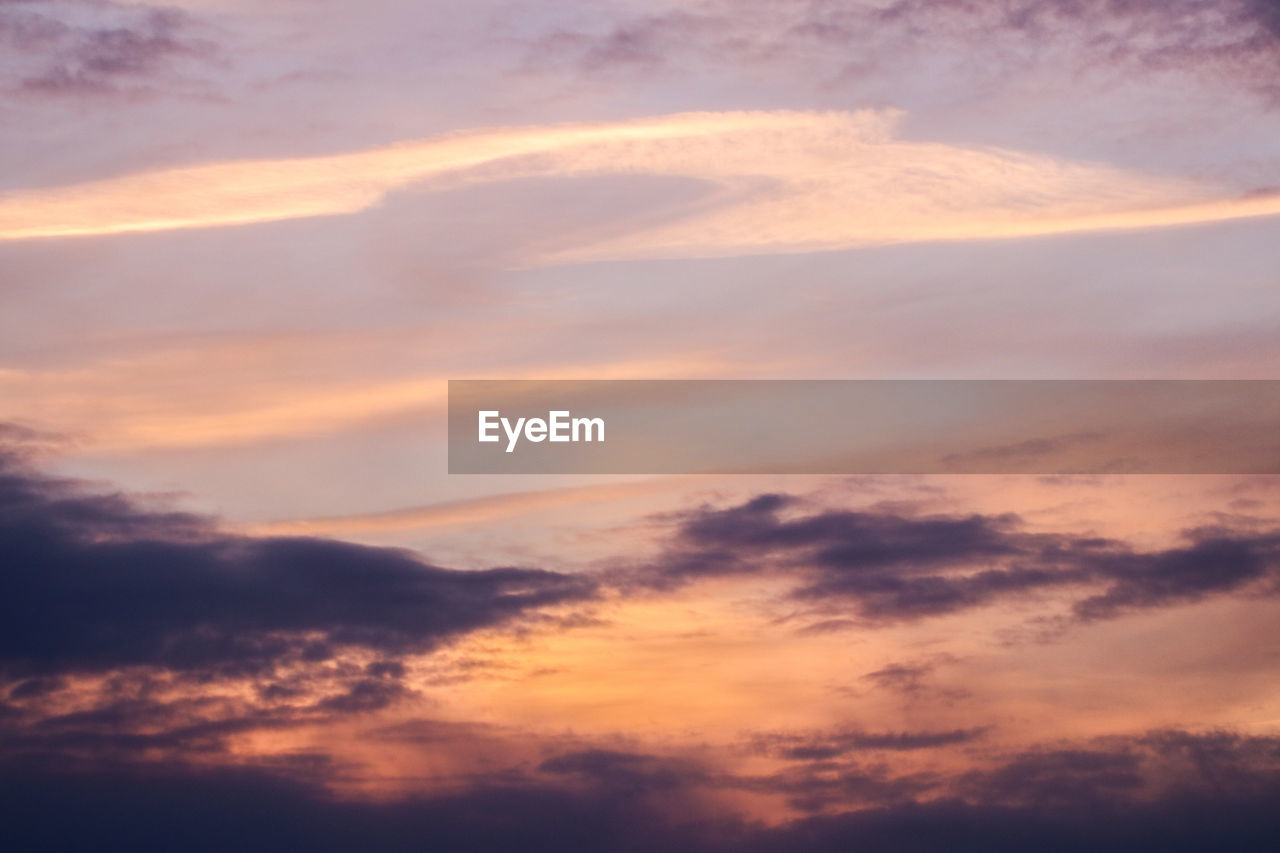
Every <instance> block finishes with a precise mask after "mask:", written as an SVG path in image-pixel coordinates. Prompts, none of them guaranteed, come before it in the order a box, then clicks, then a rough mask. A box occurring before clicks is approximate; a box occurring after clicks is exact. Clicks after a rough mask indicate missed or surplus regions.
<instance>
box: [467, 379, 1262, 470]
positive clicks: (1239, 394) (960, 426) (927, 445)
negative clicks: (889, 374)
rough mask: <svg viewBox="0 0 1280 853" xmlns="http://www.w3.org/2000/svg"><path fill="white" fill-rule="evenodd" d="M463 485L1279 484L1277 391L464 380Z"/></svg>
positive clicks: (1174, 385)
mask: <svg viewBox="0 0 1280 853" xmlns="http://www.w3.org/2000/svg"><path fill="white" fill-rule="evenodd" d="M449 471H450V473H453V474H696V473H705V474H726V473H786V474H935V473H936V474H1009V473H1020V474H1109V473H1135V474H1274V473H1280V381H1276V380H574V381H560V380H556V381H536V380H453V381H450V383H449Z"/></svg>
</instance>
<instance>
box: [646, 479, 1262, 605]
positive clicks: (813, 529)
mask: <svg viewBox="0 0 1280 853" xmlns="http://www.w3.org/2000/svg"><path fill="white" fill-rule="evenodd" d="M677 521H678V522H679V523H678V529H677V532H676V535H675V537H674V538H673V541H672V543H671V546H670V547H669V549H668V551H667V553H666V554H665V555H664V556H663V558H662V559H661V560H659V561H658V562H656V563H655V564H654V565H653V566H652V567H650V568H649V569H647V570H646V571H643V572H640V573H639V574H638V575H637V576H638V577H639V578H640V579H641V581H642V582H647V583H649V584H651V585H653V586H656V587H659V588H663V587H668V586H673V585H678V584H681V583H688V582H691V581H695V580H697V579H700V578H705V577H711V576H717V575H729V574H750V573H777V574H786V575H790V576H794V577H795V578H796V579H797V586H796V588H795V590H794V591H793V593H792V595H793V597H794V598H795V599H797V600H800V601H804V602H808V603H811V604H813V605H814V606H817V607H819V608H820V612H822V613H823V614H824V615H825V616H826V617H828V618H827V620H826V621H824V622H821V623H819V624H820V625H823V624H827V622H829V621H830V618H829V617H830V616H831V613H830V612H829V606H835V605H840V604H841V603H842V602H843V603H846V604H852V605H854V607H855V608H856V610H857V612H858V614H859V615H860V616H862V617H863V618H864V619H869V620H881V621H883V620H901V619H915V618H921V617H925V616H930V615H935V614H944V613H953V612H956V611H960V610H964V609H969V608H974V607H979V606H983V605H986V604H989V603H992V602H995V601H1001V600H1008V599H1011V598H1015V597H1020V596H1027V595H1030V594H1034V593H1040V592H1045V591H1050V590H1059V589H1066V590H1084V591H1090V590H1094V591H1096V590H1099V589H1101V590H1102V591H1101V592H1095V593H1094V594H1092V595H1086V596H1085V597H1083V598H1078V599H1077V602H1076V604H1075V614H1076V616H1077V618H1078V619H1079V620H1081V621H1091V620H1096V619H1101V618H1110V617H1114V616H1117V615H1120V614H1122V613H1125V612H1128V611H1133V610H1140V609H1144V608H1151V607H1160V606H1167V605H1172V604H1178V603H1183V602H1190V601H1196V600H1199V599H1201V598H1205V597H1207V596H1211V595H1217V594H1223V593H1227V592H1231V591H1235V590H1239V589H1243V588H1245V587H1250V588H1253V587H1254V586H1256V585H1258V584H1260V583H1261V582H1263V581H1264V580H1265V579H1268V578H1269V579H1272V580H1274V579H1276V578H1277V576H1278V575H1280V534H1278V533H1276V532H1274V531H1265V530H1257V529H1252V528H1251V529H1248V530H1245V531H1241V532H1236V533H1232V532H1230V531H1224V530H1223V529H1220V528H1217V529H1203V530H1195V531H1188V533H1187V535H1188V536H1189V538H1190V539H1191V541H1190V543H1189V544H1188V545H1186V546H1185V547H1176V548H1170V549H1168V550H1164V551H1156V552H1137V551H1134V550H1132V549H1131V548H1129V547H1128V546H1127V545H1125V544H1124V543H1121V542H1117V541H1112V540H1108V539H1103V538H1099V537H1096V536H1091V535H1087V534H1086V535H1076V536H1072V535H1065V534H1043V533H1029V532H1027V531H1026V530H1025V529H1024V528H1023V526H1022V524H1021V521H1020V519H1019V518H1018V517H1017V516H1015V515H1010V514H1004V515H995V516H992V515H969V516H915V515H906V514H897V513H893V512H853V511H846V510H823V511H818V512H809V513H805V512H803V506H802V505H801V504H800V503H799V502H798V501H797V500H796V499H795V498H793V497H789V496H785V495H773V494H770V495H761V496H758V497H756V498H753V499H751V500H749V501H747V502H745V503H743V504H741V505H739V506H733V507H728V508H719V509H717V508H702V509H699V510H696V511H693V512H690V513H687V514H685V515H683V516H680V517H678V518H677ZM1272 586H1273V587H1274V584H1273V585H1272ZM1268 591H1270V592H1274V591H1275V590H1274V588H1272V589H1270V590H1268ZM1075 594H1076V595H1077V596H1078V595H1079V593H1078V592H1077V593H1075ZM823 607H828V610H821V608H823Z"/></svg>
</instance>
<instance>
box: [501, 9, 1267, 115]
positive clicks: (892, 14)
mask: <svg viewBox="0 0 1280 853" xmlns="http://www.w3.org/2000/svg"><path fill="white" fill-rule="evenodd" d="M1050 44H1051V45H1053V47H1054V50H1044V49H1043V48H1044V47H1045V46H1046V45H1050ZM957 48H959V54H965V55H964V56H961V55H957V56H956V58H955V59H954V61H953V62H952V63H951V64H952V70H953V72H954V73H955V74H957V75H959V76H964V77H966V79H970V80H971V81H972V84H973V85H980V84H981V85H984V86H990V85H993V84H994V83H996V81H997V80H998V79H999V78H1001V77H1004V78H1007V79H1011V80H1012V79H1017V78H1020V77H1023V76H1025V75H1026V74H1027V73H1028V72H1029V71H1031V70H1033V69H1034V68H1035V67H1036V66H1037V64H1039V63H1041V62H1062V61H1063V56H1064V52H1065V55H1067V56H1071V57H1073V58H1074V65H1075V67H1074V68H1069V69H1067V70H1068V71H1069V72H1083V71H1085V70H1086V69H1087V70H1089V71H1092V72H1096V71H1098V69H1100V68H1107V69H1111V70H1112V71H1113V72H1114V73H1115V74H1116V75H1124V76H1133V75H1135V74H1142V73H1146V72H1149V71H1161V70H1178V71H1182V70H1192V71H1196V72H1199V73H1203V74H1217V75H1232V76H1234V77H1235V78H1236V79H1237V80H1241V81H1244V82H1245V83H1246V85H1250V86H1254V87H1257V88H1260V89H1264V90H1267V91H1270V92H1274V91H1275V81H1274V73H1273V72H1274V65H1275V61H1276V60H1277V58H1280V12H1278V11H1277V6H1276V4H1275V2H1274V0H1009V2H1001V3H975V2H972V0H897V2H892V3H888V4H884V5H879V4H871V5H867V4H859V3H844V2H838V0H816V2H815V1H814V0H794V2H781V3H769V4H749V3H740V2H732V0H724V2H714V0H713V2H707V3H703V4H700V5H699V6H698V7H696V8H695V9H694V10H689V9H680V10H675V11H671V12H666V13H661V14H642V15H634V16H631V17H624V18H619V19H615V20H612V21H610V22H609V23H607V24H606V25H604V26H601V27H597V28H594V29H585V28H584V29H566V28H560V29H557V30H555V31H553V32H550V33H547V34H546V35H543V36H541V37H539V38H537V39H535V40H534V41H533V42H532V44H531V46H530V48H529V52H528V55H527V58H526V65H527V67H529V68H532V69H535V70H547V69H553V68H567V69H572V70H573V71H575V72H576V73H579V74H585V75H592V76H593V77H598V76H599V75H601V74H602V73H611V72H612V73H615V74H618V75H633V74H634V73H635V72H636V71H637V70H646V71H656V70H665V71H667V72H669V73H690V72H692V71H694V70H700V71H702V72H703V73H706V71H707V69H708V68H715V67H717V66H724V65H730V66H734V67H736V68H740V69H745V70H747V71H748V72H756V71H758V70H759V69H760V68H767V67H769V66H770V64H771V63H775V62H783V63H792V64H797V63H798V64H800V65H802V66H804V67H806V68H807V69H808V70H809V72H810V77H811V79H813V80H815V81H818V82H820V83H821V84H822V85H823V86H824V87H825V88H842V87H846V88H847V87H849V86H851V85H855V84H857V83H858V82H859V81H865V80H866V79H867V78H869V77H872V76H874V75H875V73H876V72H877V71H878V70H883V69H881V66H885V67H895V68H899V69H900V68H901V67H902V62H903V60H904V58H906V57H914V56H919V57H925V56H928V57H931V58H932V59H935V60H936V59H938V58H939V57H942V56H949V55H952V54H957ZM966 88H968V87H966ZM873 91H875V90H874V89H873ZM966 94H967V95H969V96H972V91H971V90H969V91H967V92H966Z"/></svg>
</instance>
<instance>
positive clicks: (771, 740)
mask: <svg viewBox="0 0 1280 853" xmlns="http://www.w3.org/2000/svg"><path fill="white" fill-rule="evenodd" d="M985 733H986V729H981V728H978V729H951V730H949V731H929V732H866V731H858V730H849V731H834V732H825V733H819V734H785V735H769V736H763V737H761V738H758V739H757V740H756V742H755V743H756V746H757V748H760V749H762V750H764V751H765V752H768V753H770V754H772V755H776V756H778V757H780V758H786V759H792V760H802V761H819V760H826V759H831V758H837V757H840V756H843V755H847V754H848V753H851V752H873V751H890V752H906V751H911V750H922V749H937V748H938V747H944V746H955V745H957V744H964V743H969V742H971V741H973V740H976V739H977V738H980V737H982V735H983V734H985Z"/></svg>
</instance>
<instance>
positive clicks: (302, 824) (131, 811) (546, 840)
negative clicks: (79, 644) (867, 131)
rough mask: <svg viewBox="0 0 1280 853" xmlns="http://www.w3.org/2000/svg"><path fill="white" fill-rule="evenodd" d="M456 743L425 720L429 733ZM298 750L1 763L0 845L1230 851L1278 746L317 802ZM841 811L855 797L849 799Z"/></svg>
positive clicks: (432, 739)
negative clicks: (729, 796) (768, 804)
mask: <svg viewBox="0 0 1280 853" xmlns="http://www.w3.org/2000/svg"><path fill="white" fill-rule="evenodd" d="M458 736H459V731H458V729H457V727H456V725H443V726H440V725H437V726H432V727H431V728H430V730H429V733H428V735H427V737H428V741H427V742H428V743H430V744H435V743H438V742H441V741H442V740H443V741H444V742H446V743H447V742H449V741H451V740H453V739H456V738H457V737H458ZM333 769H334V768H332V767H331V765H330V763H329V761H328V759H327V758H326V757H325V756H323V755H319V754H315V753H297V754H288V755H284V756H280V757H278V758H276V759H273V760H272V761H270V762H264V763H263V764H262V765H260V766H258V767H252V768H239V769H224V770H201V769H196V768H194V767H184V766H181V765H175V764H167V763H159V764H149V765H121V764H115V765H106V766H99V767H94V768H76V767H75V766H67V765H65V764H59V765H50V764H49V763H47V762H41V761H36V760H32V759H30V758H26V757H20V758H19V759H16V760H14V759H11V760H8V761H5V762H2V763H0V826H3V830H2V831H3V833H4V841H5V842H6V846H7V848H8V849H22V850H26V849H40V850H72V849H86V848H93V849H102V848H103V844H104V840H107V841H106V842H105V843H109V844H110V845H111V846H112V847H113V849H115V848H118V849H129V850H135V851H148V850H162V849H172V848H173V847H174V846H175V844H178V843H179V841H180V842H181V843H180V845H179V846H182V847H183V849H191V850H197V851H198V850H226V849H235V850H246V851H254V850H279V849H307V850H317V851H328V850H350V849H359V850H365V851H371V853H380V851H408V850H415V849H422V848H423V847H430V849H433V850H442V851H454V850H457V851H464V850H467V851H469V850H485V851H503V850H521V851H525V850H534V851H536V850H568V849H575V850H576V849H584V850H598V851H641V850H653V849H671V850H681V851H703V850H746V851H761V853H763V852H764V851H782V850H817V851H824V850H850V849H857V850H870V851H900V850H905V851H915V850H919V851H923V850H938V849H947V850H984V851H994V853H1003V851H1014V850H1030V849H1034V850H1078V849H1091V850H1106V851H1119V850H1135V849H1159V850H1170V851H1182V850H1206V849H1222V850H1242V851H1253V850H1257V851H1262V850H1267V849H1270V847H1269V845H1270V844H1271V842H1272V841H1273V838H1274V834H1275V832H1277V831H1280V814H1278V813H1277V812H1276V811H1275V809H1274V803H1275V801H1276V800H1277V798H1278V797H1280V739H1277V738H1266V737H1247V736H1243V735H1240V734H1235V733H1227V732H1209V733H1191V732H1185V731H1165V732H1152V733H1149V734H1145V735H1140V736H1137V737H1134V738H1127V739H1125V738H1113V739H1109V740H1105V739H1104V740H1102V741H1095V742H1090V743H1084V744H1079V745H1065V746H1062V747H1060V748H1056V749H1037V750H1032V751H1029V752H1026V753H1022V754H1017V753H1015V754H1012V755H1009V756H1006V757H1005V758H1003V759H998V760H996V761H995V762H994V763H993V765H992V766H991V767H990V768H988V769H985V770H979V771H970V772H966V773H962V774H960V775H958V776H953V777H947V776H942V775H936V774H919V773H917V774H907V775H902V774H895V773H894V772H893V770H892V769H891V768H888V767H885V766H870V767H867V766H860V765H858V764H856V763H833V762H831V761H814V762H811V763H810V764H809V765H807V766H802V767H799V768H796V769H794V770H792V771H788V772H785V773H779V774H775V775H772V776H762V777H735V776H731V775H727V774H716V773H711V772H708V770H707V769H706V768H705V767H702V766H700V765H698V764H696V763H693V762H689V761H684V760H681V759H678V758H677V759H673V758H669V757H662V756H654V755H645V754H634V753H628V752H619V751H613V750H607V749H583V750H578V751H571V752H563V753H560V754H557V755H555V756H554V757H551V758H548V759H547V760H545V761H544V762H543V763H542V764H541V766H540V767H538V768H536V771H535V772H533V773H523V772H519V771H514V772H513V771H511V770H509V769H507V770H501V771H495V772H492V773H490V774H487V775H484V774H482V775H479V776H476V777H474V778H473V779H472V780H471V784H470V785H469V786H467V787H466V788H465V789H463V790H458V789H456V788H450V789H449V790H447V791H441V792H437V793H416V794H408V795H404V796H401V797H387V796H382V797H379V798H377V799H376V800H364V799H360V798H350V797H347V798H341V797H336V796H335V795H334V794H332V793H331V792H330V791H329V790H328V789H326V788H325V787H323V786H322V785H321V784H320V783H321V782H322V781H323V780H325V779H326V778H328V775H329V774H330V772H331V771H332V770H333ZM708 786H709V787H711V788H714V789H719V790H723V791H726V792H728V791H739V792H752V793H756V794H775V795H776V794H781V795H784V796H786V797H788V798H789V800H790V802H791V803H792V804H793V806H796V807H798V808H802V809H806V810H809V811H812V812H813V813H815V815H816V816H814V817H810V818H803V819H800V820H795V821H791V822H788V823H784V824H782V825H780V826H774V827H765V826H762V825H759V824H755V823H752V822H750V821H745V820H740V819H733V818H729V817H726V816H725V815H724V813H723V812H721V811H719V810H718V809H717V808H716V807H715V805H714V798H710V799H708V798H704V797H700V796H699V795H698V791H699V790H700V789H703V788H706V787H708ZM851 804H861V805H860V806H857V807H855V808H853V809H851V808H850V805H851Z"/></svg>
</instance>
